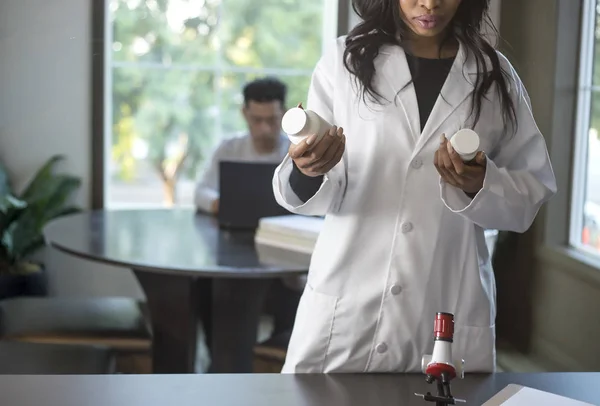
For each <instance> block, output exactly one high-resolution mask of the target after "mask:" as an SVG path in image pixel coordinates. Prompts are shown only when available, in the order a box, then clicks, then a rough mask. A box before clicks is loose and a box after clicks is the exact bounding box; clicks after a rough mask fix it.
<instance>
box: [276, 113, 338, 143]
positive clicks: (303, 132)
mask: <svg viewBox="0 0 600 406" xmlns="http://www.w3.org/2000/svg"><path fill="white" fill-rule="evenodd" d="M301 106H302V105H301V104H299V105H298V107H293V108H291V109H289V110H288V111H287V112H286V113H285V114H284V116H283V119H282V120H281V128H282V129H283V132H285V133H286V134H287V136H288V138H289V139H290V141H291V142H292V144H299V143H300V142H302V140H303V139H305V138H306V137H308V136H310V135H313V134H317V140H316V141H318V140H320V139H321V138H322V137H323V135H325V134H326V133H327V131H329V130H330V129H331V127H333V126H332V125H331V124H330V123H328V122H327V121H326V120H325V119H324V118H323V117H321V116H320V115H318V114H317V113H315V112H314V111H312V110H305V109H303V108H302V107H301ZM316 141H315V142H316Z"/></svg>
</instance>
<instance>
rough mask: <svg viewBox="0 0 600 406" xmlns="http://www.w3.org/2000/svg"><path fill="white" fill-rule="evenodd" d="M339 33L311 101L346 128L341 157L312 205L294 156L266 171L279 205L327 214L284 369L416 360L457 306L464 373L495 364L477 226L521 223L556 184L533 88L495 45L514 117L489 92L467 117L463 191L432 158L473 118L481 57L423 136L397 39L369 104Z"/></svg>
mask: <svg viewBox="0 0 600 406" xmlns="http://www.w3.org/2000/svg"><path fill="white" fill-rule="evenodd" d="M344 39H345V38H344V37H341V38H339V39H338V40H337V42H336V44H335V46H333V47H332V49H330V50H329V51H328V52H326V53H325V55H324V56H323V58H322V59H321V60H320V61H319V63H318V65H317V66H316V68H315V71H314V74H313V78H312V83H311V86H310V90H309V96H308V100H307V108H309V109H312V110H315V111H316V112H318V113H319V114H320V115H322V116H323V117H324V118H325V119H327V120H329V121H330V122H331V123H334V124H335V125H337V126H341V127H343V128H344V132H345V134H346V137H347V140H346V151H345V155H344V158H343V159H342V161H340V163H339V164H338V165H336V166H335V167H334V168H333V169H332V170H331V171H330V172H329V173H328V174H326V175H325V177H324V181H323V183H322V185H321V188H320V189H319V190H318V192H317V193H316V194H315V195H314V196H313V197H312V198H311V199H310V200H308V201H307V202H306V203H302V202H301V201H300V200H299V199H298V197H297V196H296V195H295V194H294V193H293V191H292V190H291V188H290V185H289V182H288V179H289V175H290V171H291V170H292V160H291V158H289V156H287V157H286V158H284V160H283V162H282V163H281V165H280V166H279V168H278V169H277V170H276V172H275V175H274V178H273V186H274V192H275V195H276V198H277V201H278V202H279V203H280V204H281V205H282V206H283V207H285V208H287V209H288V210H290V211H292V212H295V213H299V214H305V215H326V217H325V221H324V227H323V230H322V232H321V233H320V235H319V238H318V241H317V244H316V247H315V250H314V253H313V256H312V261H311V266H310V271H309V274H308V280H307V285H306V288H305V290H304V293H303V296H302V299H301V301H300V304H299V307H298V312H297V316H296V322H295V327H294V331H293V334H292V337H291V340H290V343H289V348H288V353H287V359H286V362H285V365H284V368H283V372H284V373H287V372H292V373H293V372H296V373H300V372H317V373H318V372H326V373H328V372H417V371H420V366H421V357H422V355H423V354H426V353H427V354H431V350H432V348H433V320H434V316H435V313H436V312H450V313H453V314H454V315H455V334H454V343H453V352H454V355H455V358H456V357H462V358H464V360H465V371H466V372H470V371H488V372H489V371H494V370H495V318H496V304H495V301H496V286H495V280H494V275H493V271H492V267H491V261H490V256H489V253H488V250H487V247H486V243H485V238H484V229H486V228H488V229H500V230H511V231H515V232H524V231H525V230H527V229H528V228H529V227H530V225H531V224H532V221H533V220H534V217H535V216H536V214H537V212H538V209H539V208H540V206H541V205H542V204H543V203H544V202H546V201H547V200H548V199H549V198H550V197H551V196H552V195H553V194H554V193H555V192H556V183H555V177H554V174H553V170H552V167H551V164H550V161H549V157H548V153H547V150H546V145H545V142H544V139H543V137H542V135H541V134H540V132H539V130H538V128H537V126H536V123H535V121H534V118H533V116H532V112H531V106H530V102H529V98H528V95H527V93H526V91H525V89H524V87H523V85H522V83H521V81H520V79H519V77H518V76H517V74H516V73H515V71H514V70H513V68H512V66H511V65H510V63H509V62H508V61H507V60H506V59H505V58H504V56H503V55H501V54H499V57H500V59H501V62H502V64H503V66H504V68H505V69H506V70H507V72H508V74H509V80H510V82H511V83H510V94H511V96H512V98H513V100H514V102H515V107H516V109H517V118H518V122H519V127H518V132H517V133H516V134H515V135H513V134H512V132H510V130H509V133H508V134H507V135H505V136H502V130H503V123H502V117H501V108H500V106H499V103H498V101H497V100H498V99H497V95H496V93H495V90H493V91H492V92H491V93H490V94H489V100H490V101H487V102H485V104H484V105H483V110H482V115H481V119H480V121H479V123H478V125H477V126H476V127H475V130H476V131H477V132H478V133H479V135H480V137H481V147H482V150H483V151H485V152H486V153H487V155H488V160H487V169H486V177H485V182H484V185H483V189H482V190H481V191H480V192H479V193H478V194H477V195H476V196H475V198H474V199H472V200H471V199H469V198H468V197H467V196H466V195H465V194H464V193H463V192H462V191H461V190H458V189H456V188H454V187H452V186H450V185H447V184H445V183H444V182H442V181H441V180H440V176H439V174H438V173H437V171H436V169H435V167H434V165H433V157H434V153H435V151H436V149H437V148H438V147H439V142H440V141H439V140H440V135H441V134H442V133H445V134H446V135H447V136H448V137H450V136H451V135H452V134H453V133H454V132H455V131H457V130H459V129H460V128H463V127H467V126H468V123H467V121H466V120H467V116H468V113H469V107H470V94H471V91H472V90H473V85H472V83H473V82H474V77H475V76H474V75H475V73H476V65H475V63H474V62H473V61H472V60H471V58H466V52H465V49H464V48H463V47H462V46H461V47H460V50H459V52H458V55H457V57H456V60H455V62H454V65H453V68H452V70H451V73H450V74H449V77H448V79H447V80H446V83H445V85H444V87H443V89H442V95H443V98H438V100H437V102H436V104H435V106H434V108H433V111H432V112H431V116H430V118H429V120H428V121H427V123H426V125H425V127H424V130H423V132H422V133H421V131H420V128H421V127H420V122H419V112H418V106H417V99H416V95H415V91H414V87H413V85H412V84H411V85H408V86H406V87H405V85H406V84H407V83H408V82H409V81H410V79H411V76H410V71H409V68H408V65H407V62H406V56H405V54H404V52H403V50H402V49H401V48H399V47H393V46H385V47H383V48H382V49H381V52H380V55H379V56H378V57H377V58H376V60H375V66H376V70H377V75H376V78H375V86H376V88H377V89H378V90H379V92H380V93H381V94H383V95H384V96H385V97H386V99H387V100H390V101H392V102H391V103H387V104H384V105H376V104H373V103H371V102H369V101H368V99H367V102H366V103H368V104H365V103H364V102H363V101H362V99H360V97H358V96H357V93H356V87H355V86H354V79H352V78H351V77H350V76H349V74H348V73H347V72H346V70H345V68H344V66H343V63H342V54H343V50H344ZM396 95H397V97H396V99H395V102H394V97H395V96H396Z"/></svg>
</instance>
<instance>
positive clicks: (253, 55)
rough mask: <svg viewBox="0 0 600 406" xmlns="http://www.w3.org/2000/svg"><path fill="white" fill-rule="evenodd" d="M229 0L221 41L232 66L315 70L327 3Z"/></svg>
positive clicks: (320, 0) (226, 2)
mask: <svg viewBox="0 0 600 406" xmlns="http://www.w3.org/2000/svg"><path fill="white" fill-rule="evenodd" d="M325 1H331V0H286V1H283V0H261V1H260V6H258V5H257V4H258V3H259V2H257V1H256V0H226V1H224V2H223V16H224V17H223V19H222V21H221V26H220V28H219V40H220V42H221V44H222V46H223V54H224V55H223V58H224V60H225V61H226V62H227V63H229V64H230V65H232V66H248V67H255V68H261V67H269V68H291V69H304V70H306V69H308V70H312V68H313V67H314V65H315V63H316V61H317V60H318V58H319V56H320V55H321V45H322V31H323V27H322V24H323V10H324V2H325Z"/></svg>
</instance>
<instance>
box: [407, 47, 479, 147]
mask: <svg viewBox="0 0 600 406" xmlns="http://www.w3.org/2000/svg"><path fill="white" fill-rule="evenodd" d="M476 73H477V66H476V64H475V62H474V61H473V60H472V58H467V52H466V49H465V48H464V46H463V45H462V44H461V45H460V47H459V50H458V53H457V54H456V58H455V59H454V63H453V64H452V68H451V69H450V72H449V74H448V77H447V78H446V81H445V82H444V86H443V87H442V90H441V94H440V96H438V98H437V100H436V102H435V105H434V106H433V109H432V110H431V114H430V115H429V119H428V120H427V123H426V124H425V128H423V132H422V133H421V136H420V137H419V140H418V141H417V146H416V148H415V153H418V152H419V151H420V150H421V149H422V148H423V147H424V146H425V144H427V142H428V141H429V140H430V139H431V137H439V136H440V135H441V133H440V132H438V129H439V128H440V126H441V125H442V123H443V122H444V121H445V120H446V119H447V118H448V117H449V116H450V115H451V114H452V113H454V112H455V110H456V109H457V108H458V107H459V106H460V105H461V104H462V103H463V102H464V101H465V99H466V98H467V97H470V95H471V93H472V91H473V89H474V83H475V74H476ZM464 124H465V123H460V125H461V126H462V125H464ZM450 136H452V134H446V137H450Z"/></svg>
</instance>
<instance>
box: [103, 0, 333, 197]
mask: <svg viewBox="0 0 600 406" xmlns="http://www.w3.org/2000/svg"><path fill="white" fill-rule="evenodd" d="M106 2H107V4H106V7H107V9H106V12H107V14H106V17H107V18H106V25H105V34H106V35H105V48H104V73H105V76H104V115H105V117H104V134H105V140H104V146H105V147H104V154H103V155H104V158H103V175H104V176H103V186H104V187H103V202H104V206H105V207H108V208H114V207H123V206H136V207H141V206H163V205H167V206H172V205H175V206H186V205H191V204H193V190H194V185H195V180H196V178H197V174H198V171H199V170H201V168H202V167H203V164H204V163H205V161H206V160H207V159H209V158H210V153H211V151H212V149H213V148H214V147H215V146H216V144H217V143H218V142H220V141H221V140H222V139H223V138H225V137H229V136H232V135H235V134H236V133H238V132H240V131H244V130H245V128H246V125H245V122H244V121H243V118H242V116H241V114H240V107H241V102H242V96H241V90H242V86H243V84H244V83H245V82H246V81H248V80H251V79H253V78H255V77H259V76H264V75H267V74H270V75H276V76H278V77H279V78H280V79H281V80H283V81H284V82H285V83H286V84H287V85H288V100H289V103H291V104H294V103H295V102H296V101H302V100H305V98H306V92H307V89H308V85H309V82H310V76H311V73H312V70H313V68H314V65H315V64H316V62H317V60H318V58H319V57H320V55H321V50H322V47H323V44H324V42H325V41H328V40H330V39H333V38H334V37H335V36H336V35H337V24H336V23H337V21H338V16H337V2H334V1H331V0H263V1H260V2H257V1H256V0H106ZM259 3H260V4H259Z"/></svg>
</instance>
